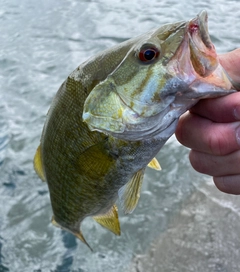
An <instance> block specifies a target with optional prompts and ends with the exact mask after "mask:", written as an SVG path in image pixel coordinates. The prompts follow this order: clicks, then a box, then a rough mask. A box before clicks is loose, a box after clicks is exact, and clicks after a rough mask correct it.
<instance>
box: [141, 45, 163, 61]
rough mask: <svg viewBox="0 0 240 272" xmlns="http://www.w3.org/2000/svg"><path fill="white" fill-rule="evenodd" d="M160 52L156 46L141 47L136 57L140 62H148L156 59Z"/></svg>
mask: <svg viewBox="0 0 240 272" xmlns="http://www.w3.org/2000/svg"><path fill="white" fill-rule="evenodd" d="M159 54H160V52H159V50H158V49H157V48H155V47H151V48H144V49H141V50H140V52H139V54H138V57H139V59H140V60H141V61H142V62H150V61H153V60H154V59H156V58H157V57H158V56H159Z"/></svg>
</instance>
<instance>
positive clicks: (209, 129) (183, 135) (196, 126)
mask: <svg viewBox="0 0 240 272" xmlns="http://www.w3.org/2000/svg"><path fill="white" fill-rule="evenodd" d="M175 134H176V137H177V139H178V141H179V142H180V143H181V144H183V145H185V146H186V147H189V148H191V149H194V150H198V151H201V152H204V153H208V154H213V155H227V154H229V153H232V152H234V151H236V150H238V149H240V122H235V123H225V124H222V123H213V122H212V121H210V120H208V119H205V118H202V117H200V116H198V115H195V114H191V113H187V114H184V115H183V116H182V117H181V118H180V120H179V123H178V126H177V129H176V132H175Z"/></svg>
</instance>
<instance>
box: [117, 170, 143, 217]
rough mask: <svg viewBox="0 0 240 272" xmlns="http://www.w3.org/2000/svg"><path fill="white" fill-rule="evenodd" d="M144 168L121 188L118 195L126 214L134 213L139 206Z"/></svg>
mask: <svg viewBox="0 0 240 272" xmlns="http://www.w3.org/2000/svg"><path fill="white" fill-rule="evenodd" d="M144 171H145V168H144V169H140V170H139V171H138V172H137V173H135V174H134V175H133V177H132V179H131V180H130V181H129V182H128V183H126V184H125V185H124V186H123V187H122V188H120V189H119V191H118V195H119V198H120V202H121V205H122V207H123V210H124V212H125V214H128V213H132V212H133V211H134V209H135V208H136V206H137V203H138V199H139V197H140V192H141V186H142V181H143V176H144Z"/></svg>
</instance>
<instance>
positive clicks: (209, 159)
mask: <svg viewBox="0 0 240 272" xmlns="http://www.w3.org/2000/svg"><path fill="white" fill-rule="evenodd" d="M189 160H190V162H191V164H192V166H193V168H194V169H195V170H196V171H198V172H200V173H203V174H207V175H210V176H214V177H220V176H228V175H237V174H240V171H239V162H240V150H238V151H236V152H233V153H231V154H228V155H226V156H215V155H211V154H206V153H202V152H198V151H195V150H191V152H190V154H189Z"/></svg>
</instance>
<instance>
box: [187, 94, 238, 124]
mask: <svg viewBox="0 0 240 272" xmlns="http://www.w3.org/2000/svg"><path fill="white" fill-rule="evenodd" d="M190 111H191V112H192V113H195V114H198V115H200V116H202V117H205V118H208V119H210V120H212V121H214V122H219V123H226V122H234V121H240V93H233V94H230V95H227V96H224V97H219V98H214V99H204V100H200V101H199V102H198V103H197V104H196V105H195V106H194V107H192V108H191V110H190Z"/></svg>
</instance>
